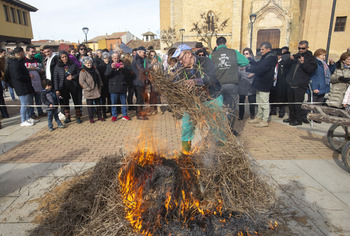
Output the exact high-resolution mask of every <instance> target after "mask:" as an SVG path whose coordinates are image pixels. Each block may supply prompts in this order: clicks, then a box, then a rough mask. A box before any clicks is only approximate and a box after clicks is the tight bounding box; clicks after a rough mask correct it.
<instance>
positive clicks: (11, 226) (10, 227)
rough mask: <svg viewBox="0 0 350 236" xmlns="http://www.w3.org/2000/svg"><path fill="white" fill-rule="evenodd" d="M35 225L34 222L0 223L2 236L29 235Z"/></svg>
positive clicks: (0, 235)
mask: <svg viewBox="0 0 350 236" xmlns="http://www.w3.org/2000/svg"><path fill="white" fill-rule="evenodd" d="M35 226H36V224H33V223H0V236H12V235H16V236H28V235H29V232H28V231H29V230H31V229H34V228H35Z"/></svg>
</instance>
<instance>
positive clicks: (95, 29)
mask: <svg viewBox="0 0 350 236" xmlns="http://www.w3.org/2000/svg"><path fill="white" fill-rule="evenodd" d="M23 1H24V2H25V3H28V4H30V5H32V6H33V7H35V8H37V9H38V11H36V12H31V13H30V17H31V20H32V27H33V34H34V39H33V40H43V39H53V40H60V39H63V40H67V41H71V42H78V40H79V41H80V42H82V41H84V40H85V34H84V33H83V31H82V28H83V27H88V28H89V33H88V35H87V38H88V40H89V39H91V38H94V37H96V36H100V35H106V33H107V34H108V35H110V34H112V33H114V32H122V31H130V33H132V34H133V35H135V36H137V37H139V38H140V39H142V36H141V35H142V34H143V33H145V32H147V31H151V32H153V33H155V34H158V35H159V29H160V25H159V0H23Z"/></svg>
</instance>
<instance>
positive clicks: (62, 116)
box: [57, 99, 66, 121]
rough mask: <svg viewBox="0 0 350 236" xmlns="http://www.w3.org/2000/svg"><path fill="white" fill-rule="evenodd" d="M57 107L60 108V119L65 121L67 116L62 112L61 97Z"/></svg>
mask: <svg viewBox="0 0 350 236" xmlns="http://www.w3.org/2000/svg"><path fill="white" fill-rule="evenodd" d="M57 109H58V110H59V112H58V119H60V121H65V120H66V116H65V115H64V114H63V113H62V112H61V103H60V101H59V99H58V108H57Z"/></svg>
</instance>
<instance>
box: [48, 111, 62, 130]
mask: <svg viewBox="0 0 350 236" xmlns="http://www.w3.org/2000/svg"><path fill="white" fill-rule="evenodd" d="M53 118H55V121H56V123H57V125H58V126H61V125H62V122H61V121H60V119H59V118H58V109H57V108H56V109H55V110H52V111H47V122H48V126H49V129H52V128H53V125H52V120H53Z"/></svg>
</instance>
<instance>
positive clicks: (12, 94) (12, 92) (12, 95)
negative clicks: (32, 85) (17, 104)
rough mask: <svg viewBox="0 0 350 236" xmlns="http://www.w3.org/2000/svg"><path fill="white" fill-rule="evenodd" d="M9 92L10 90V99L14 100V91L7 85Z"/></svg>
mask: <svg viewBox="0 0 350 236" xmlns="http://www.w3.org/2000/svg"><path fill="white" fill-rule="evenodd" d="M9 92H10V95H11V98H12V100H15V99H16V96H15V92H14V91H13V88H11V87H10V86H9Z"/></svg>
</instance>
